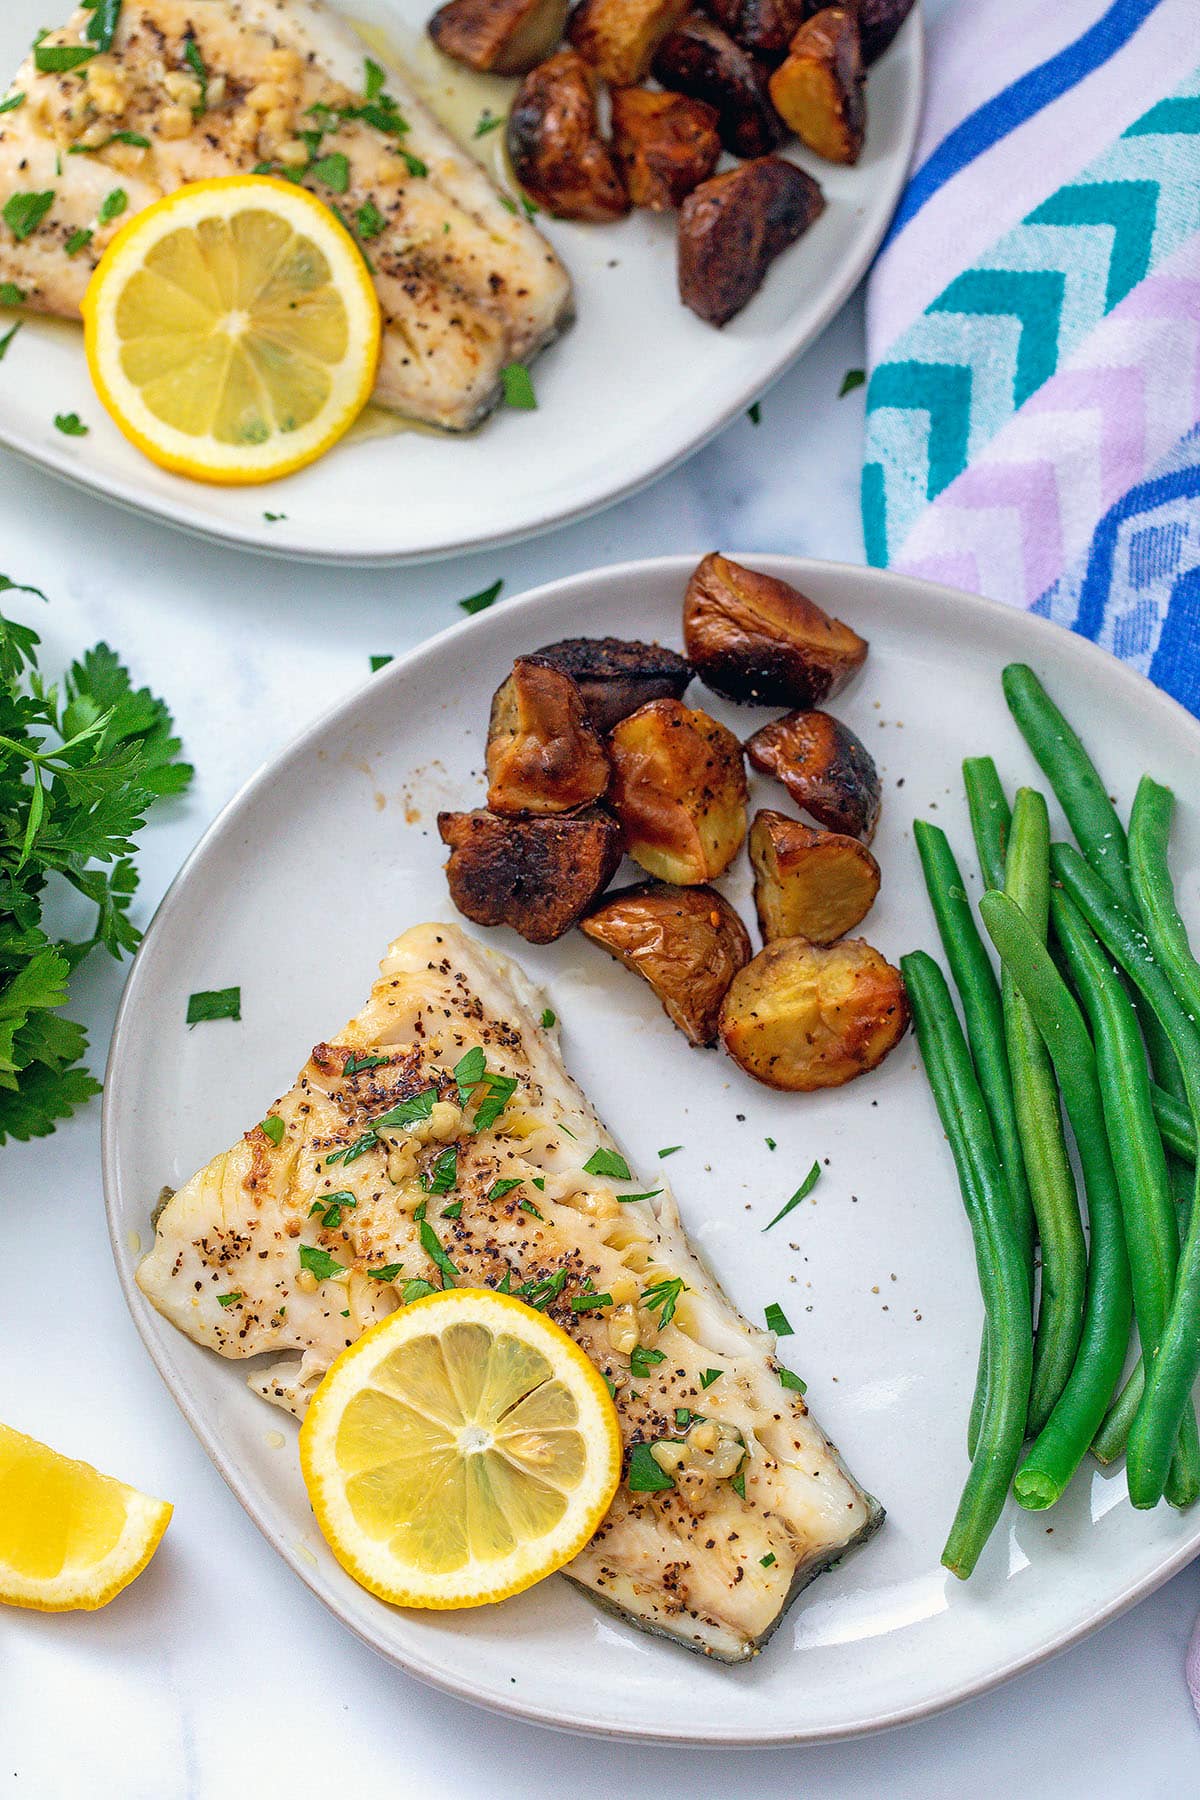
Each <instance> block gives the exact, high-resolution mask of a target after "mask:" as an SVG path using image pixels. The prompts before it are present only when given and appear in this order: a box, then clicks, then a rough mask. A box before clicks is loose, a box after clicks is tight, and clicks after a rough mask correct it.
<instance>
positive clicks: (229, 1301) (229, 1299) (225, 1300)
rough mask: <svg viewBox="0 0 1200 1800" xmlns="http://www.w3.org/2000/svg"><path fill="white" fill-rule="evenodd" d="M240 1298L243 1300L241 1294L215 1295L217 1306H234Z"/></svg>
mask: <svg viewBox="0 0 1200 1800" xmlns="http://www.w3.org/2000/svg"><path fill="white" fill-rule="evenodd" d="M242 1298H243V1296H242V1295H241V1294H218V1295H217V1305H218V1306H236V1305H237V1303H238V1301H239V1300H241V1299H242Z"/></svg>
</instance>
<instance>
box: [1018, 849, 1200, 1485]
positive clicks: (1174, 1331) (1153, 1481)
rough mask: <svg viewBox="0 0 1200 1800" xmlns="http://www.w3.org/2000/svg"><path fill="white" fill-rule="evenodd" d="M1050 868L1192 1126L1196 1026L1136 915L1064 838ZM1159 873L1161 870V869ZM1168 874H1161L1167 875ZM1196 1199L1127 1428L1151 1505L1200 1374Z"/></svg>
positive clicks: (1134, 1467) (1138, 1481) (1132, 1471)
mask: <svg viewBox="0 0 1200 1800" xmlns="http://www.w3.org/2000/svg"><path fill="white" fill-rule="evenodd" d="M1051 854H1052V862H1053V867H1054V872H1055V874H1056V875H1057V877H1058V879H1059V880H1060V881H1061V882H1062V884H1063V887H1064V888H1065V889H1066V890H1067V893H1068V894H1069V895H1070V896H1071V898H1072V899H1073V900H1074V901H1075V903H1076V905H1077V906H1078V907H1079V909H1080V911H1081V912H1082V913H1083V916H1084V918H1085V919H1086V920H1087V922H1088V924H1089V925H1090V926H1091V928H1092V930H1093V931H1094V932H1095V933H1096V935H1097V937H1098V938H1099V939H1100V940H1101V942H1102V943H1103V944H1104V945H1105V946H1106V947H1107V949H1108V951H1109V954H1110V955H1111V956H1113V957H1115V958H1116V960H1117V962H1118V963H1119V964H1120V965H1121V967H1122V969H1123V970H1124V971H1125V973H1126V974H1127V975H1128V976H1129V977H1130V978H1131V979H1132V980H1133V981H1134V982H1136V984H1137V986H1138V987H1139V988H1140V989H1141V992H1142V993H1143V994H1144V995H1145V997H1146V999H1147V1000H1148V1001H1149V1003H1150V1005H1151V1006H1152V1007H1153V1008H1154V1012H1155V1014H1156V1016H1157V1018H1158V1021H1159V1024H1160V1025H1161V1026H1162V1028H1163V1031H1164V1032H1165V1033H1166V1035H1167V1038H1168V1040H1169V1042H1170V1044H1171V1048H1172V1050H1173V1051H1174V1053H1175V1056H1176V1058H1177V1059H1178V1064H1179V1068H1180V1071H1181V1073H1182V1076H1183V1080H1184V1083H1185V1084H1186V1089H1187V1099H1188V1105H1189V1108H1190V1109H1191V1114H1192V1123H1193V1128H1194V1129H1195V1128H1198V1127H1200V1033H1198V1032H1197V1031H1196V1028H1195V1025H1194V1023H1193V1021H1192V1019H1191V1018H1190V1017H1189V1016H1188V1014H1187V1012H1186V1011H1185V1009H1184V1007H1183V1005H1182V1003H1181V1001H1180V1000H1179V997H1178V995H1177V994H1176V993H1175V990H1174V988H1173V987H1172V985H1171V982H1170V980H1169V978H1168V976H1167V974H1166V971H1165V969H1164V967H1163V965H1162V963H1161V962H1159V960H1158V959H1157V957H1156V955H1155V954H1154V952H1153V950H1152V948H1151V945H1150V943H1149V942H1148V941H1147V937H1146V934H1145V932H1144V931H1143V929H1142V926H1141V924H1140V922H1139V920H1137V919H1135V918H1134V917H1132V916H1131V915H1130V913H1129V912H1128V911H1127V909H1126V908H1125V907H1124V906H1122V904H1121V902H1120V901H1119V900H1118V899H1117V898H1116V896H1115V895H1114V894H1113V892H1112V890H1111V889H1110V888H1108V887H1106V886H1105V884H1104V882H1103V881H1102V880H1100V879H1099V878H1098V877H1097V875H1096V874H1095V872H1094V871H1093V870H1092V869H1090V868H1089V867H1088V865H1087V863H1086V862H1085V861H1084V859H1083V857H1082V856H1081V855H1080V854H1079V852H1078V851H1077V850H1074V849H1072V847H1071V846H1070V845H1069V844H1055V845H1054V847H1053V850H1052V853H1051ZM1163 874H1164V875H1165V871H1163ZM1168 879H1169V878H1168ZM1198 1320H1200V1206H1197V1205H1196V1204H1195V1203H1194V1202H1193V1205H1192V1212H1191V1219H1190V1222H1189V1225H1188V1232H1187V1236H1186V1238H1185V1239H1184V1244H1183V1250H1182V1253H1181V1255H1180V1258H1179V1267H1178V1271H1177V1273H1176V1278H1175V1295H1174V1298H1173V1300H1172V1302H1171V1310H1170V1312H1169V1314H1168V1316H1167V1323H1166V1328H1165V1330H1164V1331H1163V1337H1162V1343H1161V1345H1160V1347H1159V1352H1158V1355H1157V1356H1156V1357H1155V1359H1154V1363H1153V1365H1152V1367H1151V1369H1150V1371H1149V1374H1148V1376H1147V1379H1146V1392H1145V1395H1144V1397H1143V1400H1142V1404H1141V1406H1140V1407H1139V1409H1138V1414H1137V1417H1136V1419H1135V1420H1134V1423H1133V1428H1132V1430H1131V1431H1130V1434H1129V1452H1128V1458H1127V1461H1128V1475H1129V1497H1130V1499H1131V1500H1132V1502H1133V1504H1134V1505H1135V1506H1140V1507H1148V1506H1155V1505H1157V1503H1158V1501H1159V1500H1160V1499H1161V1498H1162V1495H1163V1491H1164V1488H1165V1486H1166V1481H1167V1474H1168V1471H1169V1469H1170V1465H1171V1458H1172V1456H1173V1454H1174V1447H1175V1439H1176V1436H1177V1434H1178V1431H1179V1427H1180V1425H1181V1423H1182V1421H1183V1415H1184V1412H1185V1411H1186V1409H1187V1406H1188V1402H1189V1399H1190V1396H1191V1390H1192V1384H1193V1382H1194V1381H1195V1379H1196V1375H1197V1373H1200V1331H1198V1330H1197V1321H1198Z"/></svg>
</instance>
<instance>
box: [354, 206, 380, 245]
mask: <svg viewBox="0 0 1200 1800" xmlns="http://www.w3.org/2000/svg"><path fill="white" fill-rule="evenodd" d="M354 223H355V225H356V227H357V229H358V235H359V237H360V238H364V239H365V240H366V241H367V243H370V242H371V240H372V238H377V237H378V236H379V234H380V232H381V231H383V230H384V228H385V227H386V225H387V220H386V219H385V218H384V216H383V214H382V213H381V212H380V210H379V208H378V207H377V206H376V204H375V202H374V201H373V200H364V201H363V203H362V205H361V206H360V207H359V209H358V211H357V213H356V214H355V215H354Z"/></svg>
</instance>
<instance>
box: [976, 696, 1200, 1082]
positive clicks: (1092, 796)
mask: <svg viewBox="0 0 1200 1800" xmlns="http://www.w3.org/2000/svg"><path fill="white" fill-rule="evenodd" d="M1002 681H1003V685H1004V698H1005V699H1006V700H1007V701H1008V707H1009V711H1010V712H1011V713H1012V716H1013V718H1014V719H1015V720H1016V722H1017V725H1018V726H1019V728H1020V731H1021V735H1022V736H1023V737H1024V739H1025V742H1026V743H1027V744H1028V745H1029V748H1030V749H1031V750H1032V751H1033V754H1034V756H1035V758H1036V759H1037V761H1038V763H1039V764H1040V765H1041V767H1042V769H1043V771H1044V772H1045V775H1046V778H1047V780H1048V781H1049V783H1050V786H1051V787H1052V788H1053V789H1054V792H1055V795H1056V797H1057V799H1058V803H1059V805H1060V806H1061V807H1062V809H1063V811H1064V813H1065V814H1066V815H1067V819H1068V822H1069V823H1070V826H1071V830H1072V831H1073V832H1074V833H1075V837H1076V839H1077V840H1078V843H1079V847H1080V849H1081V850H1082V851H1083V854H1084V856H1085V857H1086V858H1087V860H1088V862H1089V863H1090V864H1091V866H1092V868H1093V869H1094V870H1095V871H1096V873H1097V874H1098V875H1099V876H1100V877H1101V878H1102V880H1104V881H1106V882H1107V883H1108V885H1109V887H1110V888H1111V889H1112V890H1113V893H1114V894H1116V896H1117V898H1118V899H1119V900H1120V901H1121V903H1122V904H1123V905H1124V906H1126V907H1128V909H1129V911H1130V912H1131V913H1135V912H1136V911H1137V902H1136V900H1135V899H1134V893H1133V882H1132V878H1131V875H1130V869H1129V844H1128V841H1127V839H1126V836H1125V828H1124V826H1123V825H1122V824H1121V821H1120V818H1119V817H1118V816H1117V809H1116V807H1115V806H1114V805H1113V803H1112V801H1111V800H1110V798H1109V796H1108V790H1107V789H1106V788H1105V786H1104V783H1103V781H1101V779H1100V776H1099V774H1098V773H1097V770H1096V766H1095V764H1094V763H1093V762H1092V759H1091V757H1090V756H1089V755H1088V753H1087V751H1086V750H1085V749H1084V747H1083V744H1082V743H1081V742H1080V740H1079V738H1078V736H1077V735H1076V733H1075V731H1074V730H1073V729H1072V727H1071V726H1070V725H1069V724H1068V722H1067V720H1066V719H1065V718H1064V717H1063V715H1062V713H1061V712H1059V710H1058V708H1057V706H1055V704H1054V702H1053V700H1051V698H1050V696H1049V694H1048V693H1047V692H1046V690H1045V688H1044V687H1043V686H1042V684H1041V682H1040V681H1039V680H1038V678H1037V676H1036V675H1035V674H1034V672H1033V670H1032V669H1031V668H1029V667H1028V666H1027V665H1026V664H1025V663H1010V664H1009V666H1008V667H1007V668H1006V669H1005V671H1004V674H1003V676H1002ZM1138 1017H1139V1019H1140V1021H1141V1026H1142V1033H1143V1035H1144V1037H1145V1039H1146V1048H1147V1049H1148V1050H1149V1052H1150V1062H1151V1065H1152V1067H1153V1069H1154V1073H1155V1076H1156V1078H1157V1080H1158V1082H1159V1084H1160V1086H1162V1087H1165V1088H1166V1089H1167V1090H1168V1091H1169V1092H1170V1093H1172V1094H1174V1095H1175V1096H1176V1097H1177V1098H1178V1097H1180V1096H1181V1095H1182V1093H1183V1082H1182V1079H1181V1077H1180V1073H1179V1065H1178V1063H1177V1062H1176V1060H1175V1056H1174V1054H1173V1052H1172V1050H1171V1047H1170V1044H1169V1042H1168V1040H1167V1038H1166V1036H1165V1034H1164V1033H1163V1031H1162V1028H1161V1027H1160V1026H1159V1023H1158V1021H1157V1019H1156V1018H1155V1016H1154V1012H1153V1009H1152V1008H1149V1007H1145V1006H1139V1007H1138Z"/></svg>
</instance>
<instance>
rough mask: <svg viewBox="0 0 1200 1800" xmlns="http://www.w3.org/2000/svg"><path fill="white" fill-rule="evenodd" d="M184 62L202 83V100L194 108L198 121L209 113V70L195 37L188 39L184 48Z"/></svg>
mask: <svg viewBox="0 0 1200 1800" xmlns="http://www.w3.org/2000/svg"><path fill="white" fill-rule="evenodd" d="M183 60H184V62H185V63H186V64H187V66H188V68H189V69H190V70H191V71H192V74H193V75H194V76H195V77H196V80H197V81H198V82H199V83H200V98H199V100H198V101H197V102H196V105H195V106H194V107H193V108H192V112H193V114H194V116H195V117H196V118H197V119H198V118H200V116H201V114H202V113H205V112H207V111H208V68H207V66H206V64H205V61H204V57H203V56H202V55H201V52H200V46H199V44H198V43H197V42H196V40H195V38H194V37H190V38H188V40H187V42H186V43H185V44H184V46H183Z"/></svg>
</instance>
